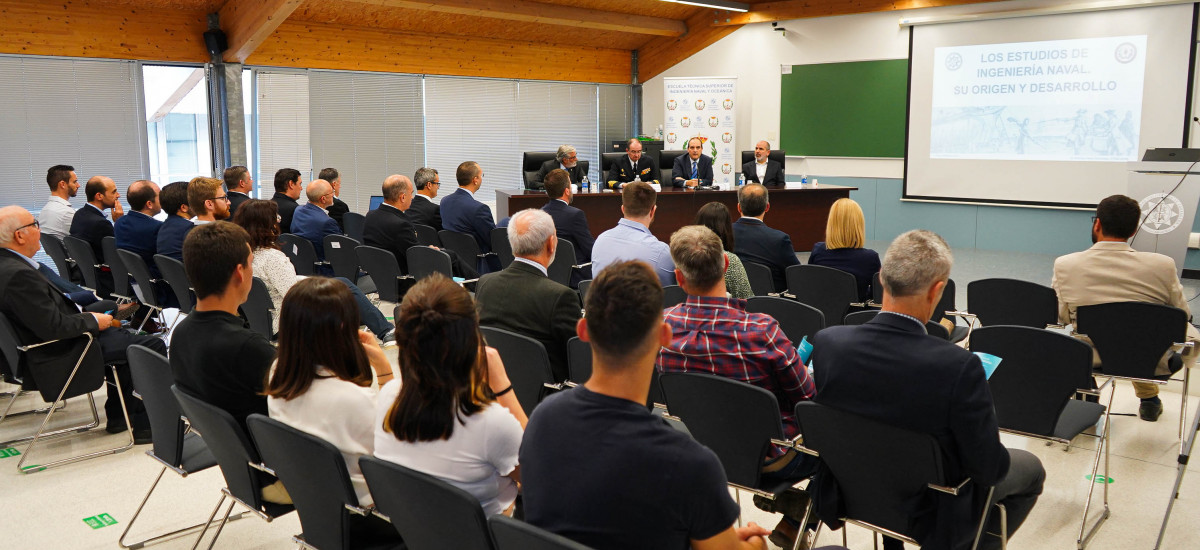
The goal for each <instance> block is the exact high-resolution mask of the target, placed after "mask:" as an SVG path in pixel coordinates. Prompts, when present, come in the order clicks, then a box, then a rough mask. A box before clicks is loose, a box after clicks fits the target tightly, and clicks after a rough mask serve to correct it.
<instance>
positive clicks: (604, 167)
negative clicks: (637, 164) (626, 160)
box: [600, 153, 627, 182]
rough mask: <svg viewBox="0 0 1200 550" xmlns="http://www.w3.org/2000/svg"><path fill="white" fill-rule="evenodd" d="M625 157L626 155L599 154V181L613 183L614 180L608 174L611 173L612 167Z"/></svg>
mask: <svg viewBox="0 0 1200 550" xmlns="http://www.w3.org/2000/svg"><path fill="white" fill-rule="evenodd" d="M626 155H627V153H600V179H601V180H603V181H604V182H609V181H615V180H616V178H615V177H610V176H609V174H608V173H609V172H611V171H612V167H613V165H614V164H616V163H617V161H619V160H621V157H624V156H626Z"/></svg>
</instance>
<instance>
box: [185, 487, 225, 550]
mask: <svg viewBox="0 0 1200 550" xmlns="http://www.w3.org/2000/svg"><path fill="white" fill-rule="evenodd" d="M230 500H232V499H230ZM224 503H225V491H221V499H220V500H218V501H217V505H216V506H213V511H212V513H211V514H209V515H208V521H206V522H204V528H203V529H201V530H200V535H198V536H197V537H196V542H195V543H193V544H192V550H196V549H197V548H199V547H200V542H201V541H203V540H204V534H205V533H208V527H209V526H210V525H212V522H213V518H216V517H217V512H218V511H219V510H220V509H221V505H222V504H224ZM230 508H231V509H232V505H230Z"/></svg>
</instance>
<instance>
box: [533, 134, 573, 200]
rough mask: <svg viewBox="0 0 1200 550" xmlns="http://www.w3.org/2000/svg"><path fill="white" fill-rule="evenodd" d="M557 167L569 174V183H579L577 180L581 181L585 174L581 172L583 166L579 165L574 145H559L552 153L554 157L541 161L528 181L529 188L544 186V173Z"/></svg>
mask: <svg viewBox="0 0 1200 550" xmlns="http://www.w3.org/2000/svg"><path fill="white" fill-rule="evenodd" d="M559 169H562V170H566V171H567V173H568V174H570V176H571V183H574V184H575V185H579V182H581V181H583V177H584V176H586V175H587V174H584V173H583V167H582V166H580V165H579V156H578V155H577V154H576V153H575V147H573V146H571V145H559V146H558V152H556V153H554V159H553V160H548V161H546V162H543V163H542V167H541V168H539V169H538V173H537V175H536V176H534V178H533V181H531V182H529V184H530V185H531V187H530V189H542V188H544V187H545V182H546V175H547V174H549V173H550V171H551V170H559Z"/></svg>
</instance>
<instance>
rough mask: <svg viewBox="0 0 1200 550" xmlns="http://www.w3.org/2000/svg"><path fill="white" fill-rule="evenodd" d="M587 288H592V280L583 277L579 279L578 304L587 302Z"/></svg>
mask: <svg viewBox="0 0 1200 550" xmlns="http://www.w3.org/2000/svg"><path fill="white" fill-rule="evenodd" d="M589 288H592V280H591V279H584V280H582V281H579V289H578V290H579V303H580V304H585V305H586V304H587V291H588V289H589Z"/></svg>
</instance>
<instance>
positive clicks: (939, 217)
mask: <svg viewBox="0 0 1200 550" xmlns="http://www.w3.org/2000/svg"><path fill="white" fill-rule="evenodd" d="M821 179H822V181H824V178H821ZM877 182H878V187H877V190H876V194H875V200H876V205H875V215H876V220H875V238H876V239H880V240H886V241H890V240H892V239H894V238H896V236H897V235H900V234H901V233H904V232H905V231H908V230H910V229H928V230H930V231H933V232H934V233H937V234H938V235H941V236H942V238H943V239H946V242H947V243H949V244H950V246H954V247H964V248H974V247H975V217H976V210H977V208H976V207H974V206H968V205H961V204H940V203H923V202H901V201H900V195H901V194H902V192H903V186H902V185H901V182H900V180H895V179H880V180H877Z"/></svg>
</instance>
